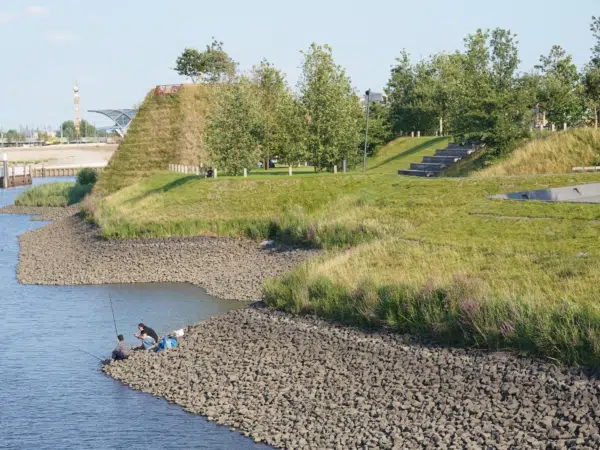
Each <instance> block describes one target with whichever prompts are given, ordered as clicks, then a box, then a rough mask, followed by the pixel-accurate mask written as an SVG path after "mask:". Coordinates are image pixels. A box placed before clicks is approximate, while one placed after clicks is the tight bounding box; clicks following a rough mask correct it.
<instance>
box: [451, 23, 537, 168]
mask: <svg viewBox="0 0 600 450" xmlns="http://www.w3.org/2000/svg"><path fill="white" fill-rule="evenodd" d="M517 44H518V42H517V40H516V35H515V34H513V33H511V32H510V31H508V30H503V29H500V28H497V29H494V30H486V31H483V30H477V31H476V32H475V33H474V34H472V35H469V36H467V38H466V39H465V52H464V56H463V58H462V63H461V64H462V71H461V75H460V76H461V80H460V81H459V83H458V84H459V95H457V97H456V111H455V112H454V114H453V117H452V129H453V131H454V132H455V133H456V134H457V135H458V136H459V137H462V138H464V139H473V140H475V141H478V142H480V143H484V144H486V145H487V146H488V147H490V148H491V151H490V152H489V156H490V157H495V156H500V155H502V154H503V153H505V152H507V151H510V150H511V149H512V148H513V147H514V146H515V144H516V143H517V142H518V141H519V140H520V139H522V138H524V137H526V136H527V134H528V132H529V127H530V125H531V119H532V106H533V104H531V101H532V99H531V98H530V97H529V96H528V95H527V91H526V90H524V89H523V85H522V84H521V83H520V80H519V77H518V76H517V73H516V70H517V67H518V64H519V51H518V47H517Z"/></svg>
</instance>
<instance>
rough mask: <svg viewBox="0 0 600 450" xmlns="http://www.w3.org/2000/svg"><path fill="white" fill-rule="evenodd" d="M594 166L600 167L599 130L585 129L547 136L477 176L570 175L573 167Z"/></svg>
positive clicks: (546, 134) (516, 151) (521, 148)
mask: <svg viewBox="0 0 600 450" xmlns="http://www.w3.org/2000/svg"><path fill="white" fill-rule="evenodd" d="M592 165H593V166H596V165H600V130H596V129H593V128H583V129H574V130H569V131H563V132H558V133H549V132H548V133H544V134H543V135H541V136H538V138H537V139H533V140H531V141H529V142H527V143H525V144H524V145H522V146H521V147H519V148H517V149H516V150H515V151H514V152H512V153H511V154H510V155H509V156H508V158H507V159H506V160H504V161H502V162H500V163H498V164H495V165H493V166H491V167H488V168H486V169H484V170H482V171H479V172H477V173H475V176H480V177H499V176H507V175H534V174H558V173H569V172H571V171H572V169H573V167H580V166H592Z"/></svg>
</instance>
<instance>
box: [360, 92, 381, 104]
mask: <svg viewBox="0 0 600 450" xmlns="http://www.w3.org/2000/svg"><path fill="white" fill-rule="evenodd" d="M369 102H370V103H387V95H385V94H384V93H383V92H371V95H369ZM366 103H367V96H366V95H362V96H361V97H360V104H361V106H364V105H365V104H366Z"/></svg>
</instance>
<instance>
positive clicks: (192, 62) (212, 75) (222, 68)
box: [175, 38, 236, 84]
mask: <svg viewBox="0 0 600 450" xmlns="http://www.w3.org/2000/svg"><path fill="white" fill-rule="evenodd" d="M235 68H236V63H235V61H233V59H231V58H230V57H229V55H228V54H227V52H226V51H225V50H223V42H220V41H217V40H216V39H215V38H213V41H212V43H211V44H210V45H207V46H206V50H205V51H203V52H200V51H198V50H196V49H194V48H186V49H185V50H184V51H183V53H182V54H181V55H180V56H179V57H178V58H177V60H176V61H175V71H176V72H177V73H178V74H179V75H182V76H185V77H188V78H189V79H190V80H192V83H194V84H196V83H199V82H206V83H217V82H221V81H225V80H227V79H230V78H232V77H233V76H234V75H235Z"/></svg>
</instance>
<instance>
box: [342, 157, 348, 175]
mask: <svg viewBox="0 0 600 450" xmlns="http://www.w3.org/2000/svg"><path fill="white" fill-rule="evenodd" d="M346 164H347V162H346V160H343V161H342V171H343V172H344V173H346V171H347V168H346Z"/></svg>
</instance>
